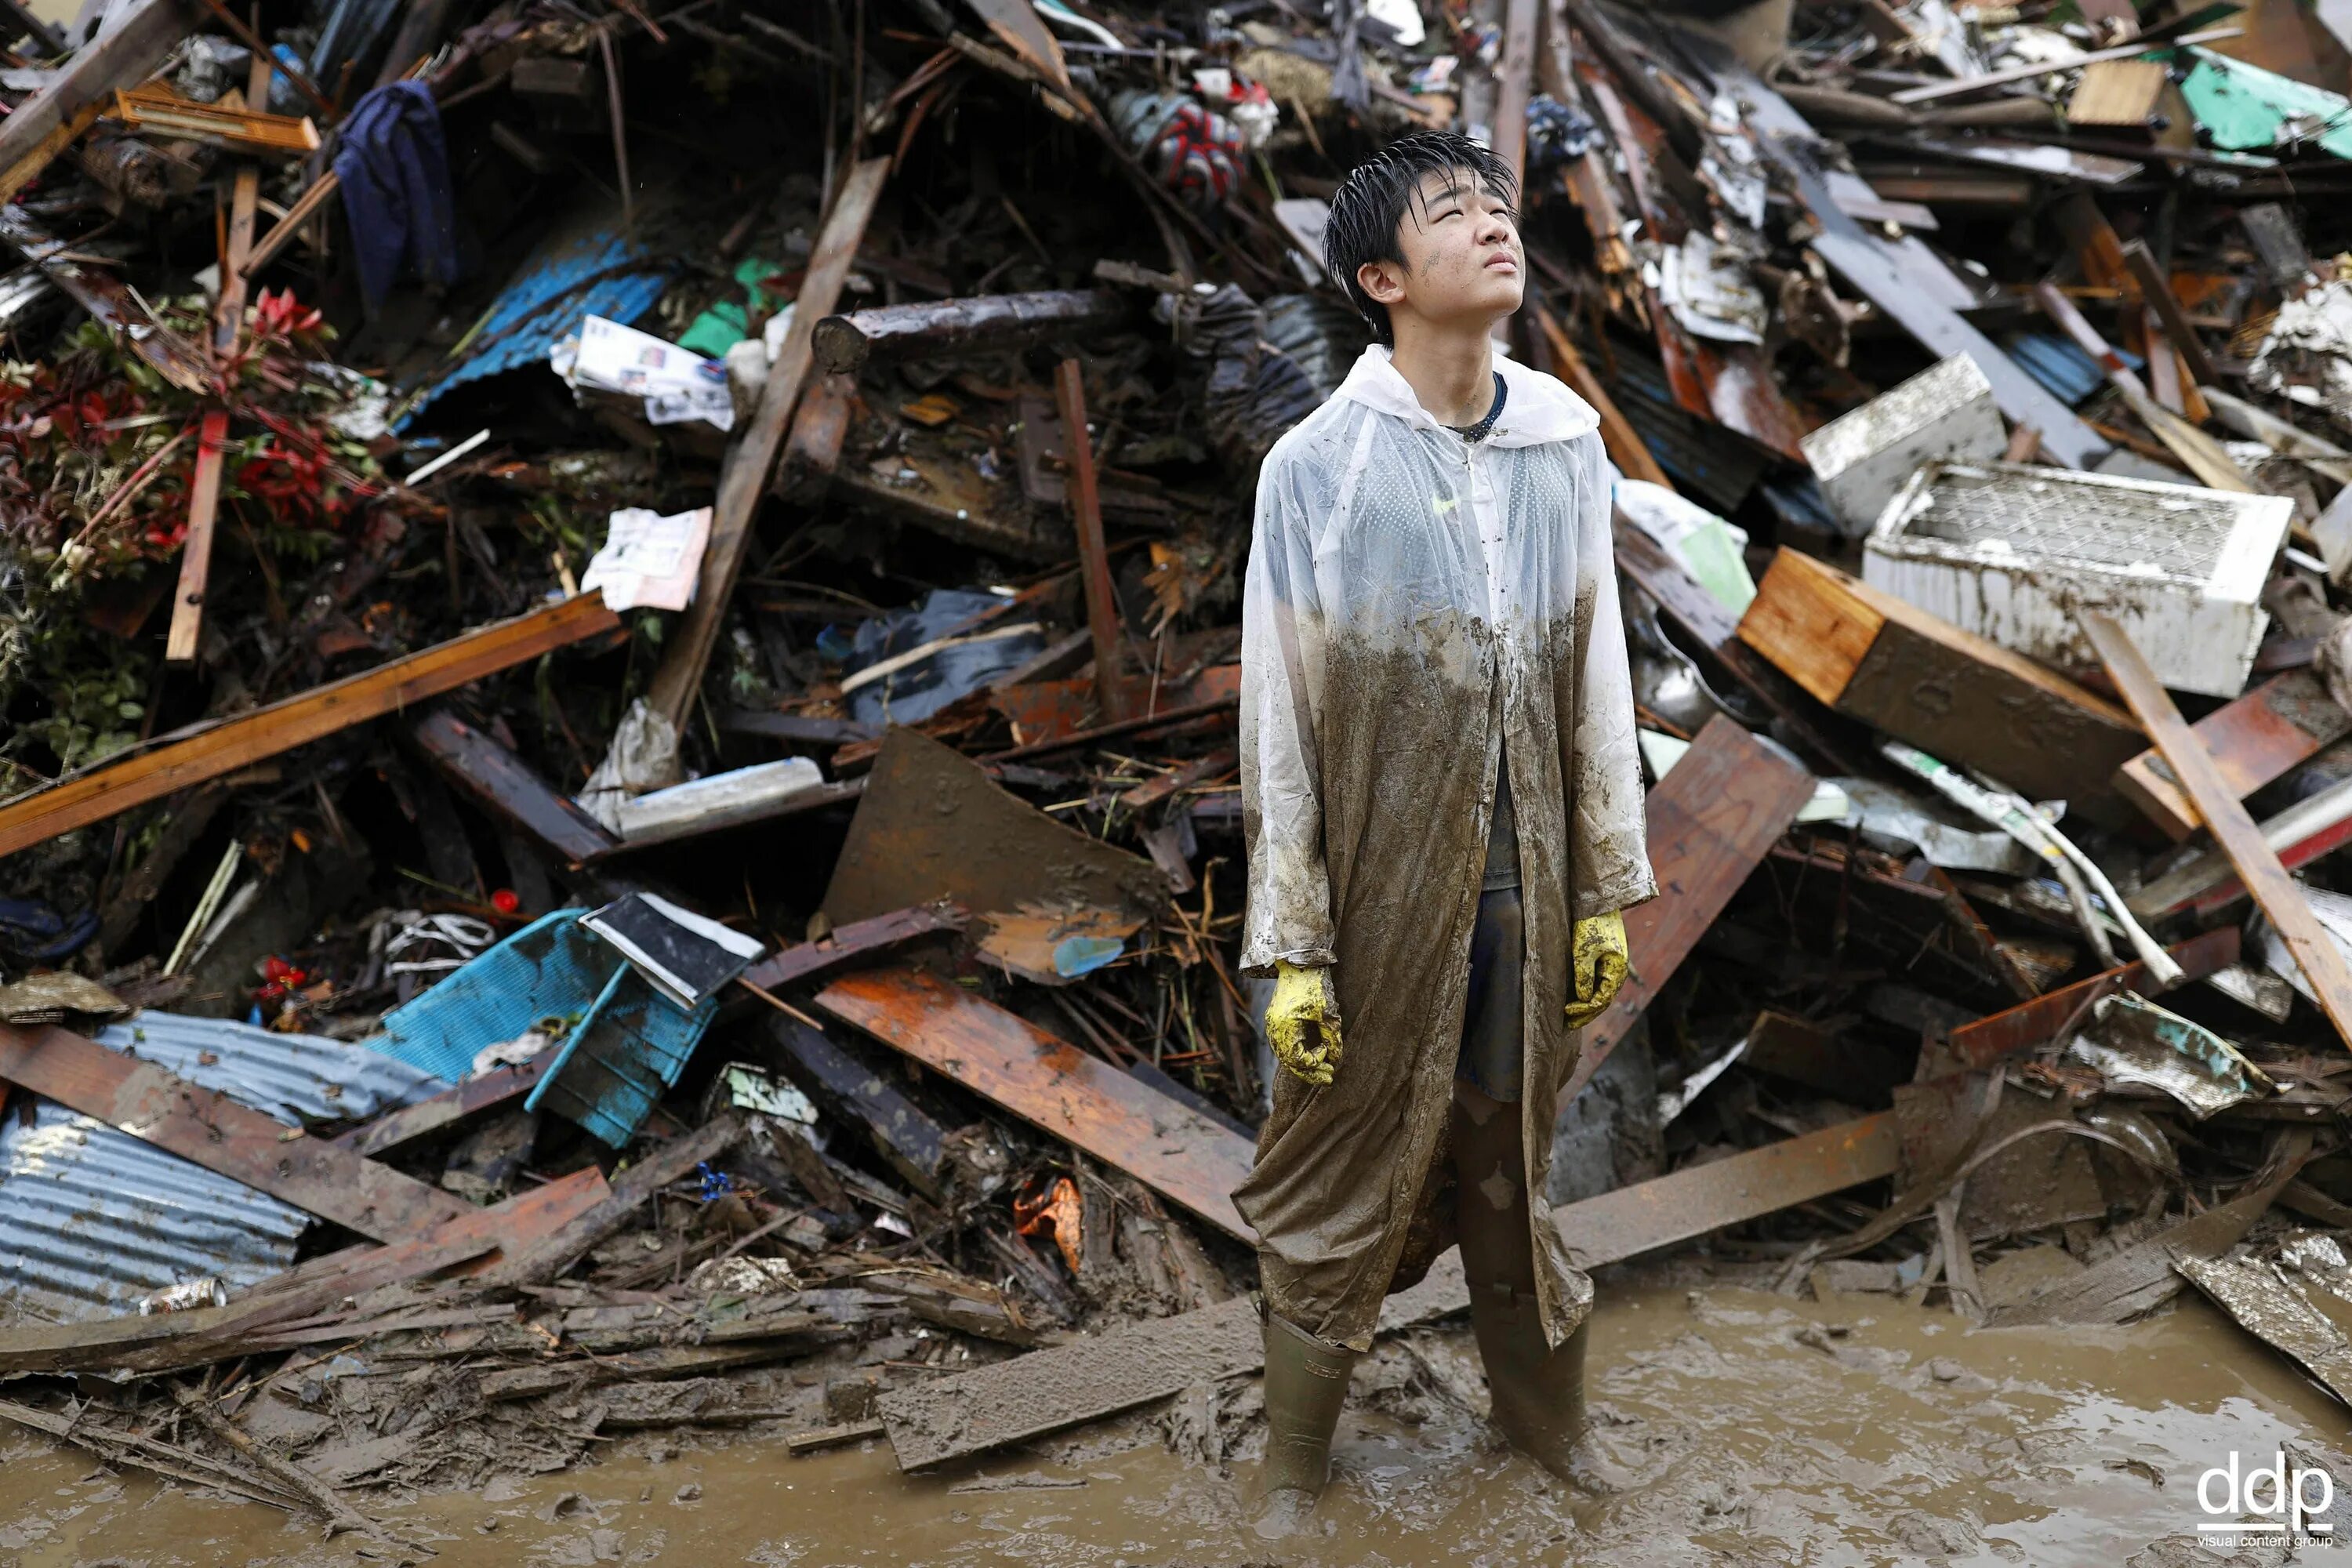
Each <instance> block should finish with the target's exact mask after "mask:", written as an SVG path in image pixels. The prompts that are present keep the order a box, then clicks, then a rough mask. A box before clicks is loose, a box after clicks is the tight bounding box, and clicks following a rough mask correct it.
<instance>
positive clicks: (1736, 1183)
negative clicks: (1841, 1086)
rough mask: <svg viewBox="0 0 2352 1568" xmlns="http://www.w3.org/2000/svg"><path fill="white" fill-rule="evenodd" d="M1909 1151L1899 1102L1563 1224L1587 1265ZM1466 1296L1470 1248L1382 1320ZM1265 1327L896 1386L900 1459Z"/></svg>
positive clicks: (1028, 1432) (1150, 1377) (1222, 1372)
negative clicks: (1900, 1127)
mask: <svg viewBox="0 0 2352 1568" xmlns="http://www.w3.org/2000/svg"><path fill="white" fill-rule="evenodd" d="M1901 1162H1902V1141H1901V1139H1900V1137H1899V1136H1898V1135H1897V1130H1896V1127H1895V1116H1894V1113H1893V1112H1891V1111H1883V1112H1881V1113H1879V1114H1878V1115H1875V1116H1865V1117H1863V1118H1861V1119H1860V1120H1859V1121H1846V1122H1841V1123H1840V1124H1838V1125H1837V1126H1834V1127H1830V1128H1826V1129H1824V1130H1822V1131H1819V1132H1814V1133H1809V1134H1807V1135H1806V1136H1804V1137H1801V1138H1791V1139H1789V1140H1787V1141H1786V1142H1780V1143H1772V1144H1767V1145H1766V1146H1765V1147H1763V1148H1761V1149H1751V1150H1749V1151H1748V1152H1746V1153H1744V1154H1734V1155H1732V1156H1731V1157H1730V1158H1728V1159H1726V1160H1718V1161H1716V1162H1715V1163H1711V1164H1702V1165H1694V1166H1689V1167H1686V1168H1685V1169H1683V1170H1680V1171H1676V1172H1675V1173H1672V1174H1670V1175H1664V1176H1660V1177H1658V1178H1657V1179H1655V1180H1654V1181H1648V1182H1643V1183H1639V1184H1636V1185H1634V1186H1631V1187H1626V1188H1623V1189H1621V1190H1620V1191H1617V1192H1613V1193H1605V1194H1601V1196H1600V1197H1597V1198H1588V1199H1586V1200H1584V1201H1583V1202H1581V1203H1573V1204H1564V1205H1561V1206H1559V1208H1556V1209H1554V1210H1552V1222H1553V1223H1554V1224H1555V1225H1557V1226H1559V1231H1560V1235H1561V1236H1562V1237H1564V1238H1566V1240H1567V1242H1568V1246H1569V1250H1570V1254H1571V1255H1572V1256H1573V1257H1574V1258H1576V1260H1577V1262H1578V1263H1579V1265H1580V1266H1581V1267H1584V1268H1599V1267H1600V1266H1601V1265H1602V1264H1604V1263H1615V1262H1619V1261H1622V1259H1624V1258H1633V1257H1636V1256H1639V1255H1640V1254H1642V1253H1645V1252H1654V1251H1655V1250H1656V1249H1658V1248H1659V1247H1668V1246H1672V1245H1674V1244H1675V1242H1678V1241H1686V1240H1688V1239H1690V1238H1691V1237H1695V1236H1703V1235H1705V1234H1706V1232H1708V1231H1710V1230H1714V1229H1717V1228H1719V1227H1721V1226H1727V1225H1737V1224H1739V1223H1740V1222H1742V1221H1745V1220H1750V1219H1755V1218H1758V1217H1759V1216H1761V1215H1767V1214H1771V1213H1774V1212H1775V1211H1777V1210H1780V1209H1784V1208H1788V1207H1790V1206H1792V1205H1797V1204H1802V1203H1810V1202H1812V1201H1813V1200H1815V1199H1818V1198H1824V1197H1827V1196H1829V1195H1830V1194H1832V1193H1838V1192H1843V1191H1844V1190H1845V1189H1846V1188H1848V1187H1852V1186H1855V1185H1858V1184H1861V1183H1864V1182H1868V1181H1875V1180H1877V1179H1879V1178H1881V1177H1884V1176H1889V1175H1892V1174H1894V1173H1895V1170H1896V1169H1897V1167H1898V1166H1899V1165H1900V1164H1901ZM1469 1304H1470V1292H1469V1289H1468V1288H1467V1287H1466V1286H1465V1284H1464V1283H1463V1279H1462V1266H1461V1263H1460V1261H1459V1256H1458V1254H1454V1253H1448V1254H1447V1255H1446V1256H1445V1257H1444V1258H1441V1259H1439V1261H1438V1263H1437V1264H1436V1266H1435V1267H1433V1268H1431V1269H1430V1271H1429V1275H1428V1277H1427V1278H1426V1279H1423V1281H1422V1282H1421V1283H1420V1284H1418V1285H1416V1286H1414V1287H1413V1288H1412V1289H1410V1290H1406V1291H1403V1292H1401V1293H1400V1294H1398V1295H1395V1296H1391V1297H1390V1298H1389V1300H1388V1303H1387V1305H1386V1307H1385V1308H1384V1309H1383V1310H1381V1331H1383V1332H1394V1331H1397V1330H1400V1329H1404V1328H1410V1327H1412V1325H1413V1324H1416V1323H1423V1322H1428V1321H1432V1320H1433V1319H1437V1318H1441V1317H1444V1316H1445V1315H1447V1314H1448V1313H1451V1312H1459V1311H1461V1310H1464V1309H1465V1308H1466V1307H1467V1306H1468V1305H1469ZM1262 1334H1263V1330H1262V1329H1261V1328H1260V1326H1259V1323H1258V1317H1257V1309H1256V1306H1255V1303H1254V1302H1253V1301H1252V1300H1250V1299H1249V1298H1247V1297H1237V1298H1235V1299H1234V1300H1230V1301H1223V1302H1220V1303H1218V1304H1217V1305H1216V1306H1213V1307H1205V1308H1202V1309H1201V1310H1197V1311H1192V1312H1183V1313H1180V1314H1178V1315H1177V1316H1175V1317H1172V1318H1155V1319H1152V1320H1150V1321H1145V1322H1139V1323H1130V1324H1128V1325H1126V1326H1124V1327H1122V1328H1116V1329H1112V1330H1110V1331H1108V1332H1105V1333H1100V1334H1094V1335H1089V1336H1087V1337H1086V1338H1084V1339H1080V1340H1076V1341H1074V1342H1070V1343H1068V1344H1064V1345H1056V1346H1054V1347H1052V1348H1051V1349H1047V1350H1041V1351H1034V1352H1031V1353H1030V1354H1028V1355H1024V1356H1021V1357H1019V1358H1017V1359H1015V1360H1013V1361H1007V1362H1000V1363H996V1364H995V1365H993V1366H987V1367H982V1368H980V1369H978V1370H976V1371H972V1372H967V1373H957V1374H955V1375H953V1376H950V1377H942V1378H937V1379H934V1380H931V1381H929V1382H927V1383H922V1384H915V1385H913V1386H910V1387H907V1388H902V1389H898V1390H894V1391H893V1392H891V1393H889V1394H885V1395H884V1396H883V1399H882V1405H881V1411H882V1419H883V1421H884V1423H885V1424H886V1425H887V1427H888V1430H889V1434H890V1444H891V1447H892V1448H893V1449H894V1450H895V1451H896V1452H897V1455H898V1466H899V1468H901V1469H908V1470H913V1469H920V1468H925V1467H927V1466H930V1465H937V1464H943V1463H945V1462H947V1461H948V1460H950V1459H959V1458H969V1457H970V1456H971V1455H974V1454H982V1453H986V1452H987V1451H988V1450H990V1449H992V1448H997V1447H1003V1446H1004V1445H1005V1444H1008V1443H1018V1442H1022V1441H1024V1440H1025V1439H1027V1438H1031V1437H1035V1436H1042V1435H1043V1434H1045V1433H1047V1432H1054V1431H1058V1430H1060V1429H1061V1428H1063V1427H1065V1426H1075V1425H1076V1424H1077V1423H1079V1422H1082V1421H1094V1420H1099V1419H1100V1418H1101V1417H1103V1416H1106V1415H1116V1414H1118V1412H1119V1411H1122V1410H1131V1409H1133V1408H1135V1407H1136V1406H1137V1405H1146V1404H1149V1403H1150V1402H1151V1401H1153V1400H1155V1399H1165V1398H1167V1397H1168V1396H1169V1395H1171V1394H1179V1393H1181V1392H1182V1391H1183V1390H1184V1389H1185V1388H1186V1387H1187V1386H1189V1385H1190V1384H1193V1383H1196V1382H1209V1383H1215V1382H1218V1381H1220V1380H1222V1379H1224V1378H1228V1377H1239V1376H1244V1375H1246V1374H1247V1373H1253V1372H1255V1371H1257V1370H1258V1368H1259V1367H1261V1366H1263V1365H1264V1364H1265V1341H1264V1339H1263V1338H1262Z"/></svg>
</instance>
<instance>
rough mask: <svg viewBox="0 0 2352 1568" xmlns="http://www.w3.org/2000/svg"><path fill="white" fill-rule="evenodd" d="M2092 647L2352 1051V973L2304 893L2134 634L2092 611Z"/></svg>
mask: <svg viewBox="0 0 2352 1568" xmlns="http://www.w3.org/2000/svg"><path fill="white" fill-rule="evenodd" d="M2078 618H2079V619H2080V620H2081V622H2082V626H2083V630H2084V633H2085V634H2086V635H2087V636H2088V637H2090V639H2091V646H2092V647H2095V648H2096V649H2098V652H2099V658H2100V661H2101V662H2102V663H2104V664H2105V666H2106V667H2107V674H2108V676H2109V677H2110V678H2112V679H2114V681H2115V683H2116V690H2118V691H2120V692H2122V693H2123V697H2124V700H2125V701H2126V702H2127V703H2129V704H2130V705H2131V710H2132V711H2133V712H2134V713H2136V714H2137V715H2138V716H2139V721H2140V723H2141V724H2142V725H2144V726H2146V728H2147V732H2148V734H2149V735H2150V736H2152V737H2153V738H2154V739H2155V741H2156V747H2157V750H2158V751H2159V752H2163V753H2164V760H2165V761H2166V762H2167V763H2169V764H2171V767H2172V772H2173V776H2174V777H2176V778H2178V779H2179V781H2180V785H2181V787H2182V788H2183V789H2184V790H2186V791H2187V792H2188V795H2189V800H2190V801H2191V802H2193V803H2194V804H2195V805H2196V807H2197V814H2198V815H2199V816H2201V817H2203V818H2204V819H2205V826H2207V827H2209V828H2210V829H2212V832H2213V839H2214V842H2215V843H2217V844H2219V845H2220V846H2221V851H2222V853H2223V854H2225V855H2227V856H2229V858H2230V863H2231V865H2232V866H2235V867H2236V868H2238V876H2239V879H2241V880H2242V881H2243V882H2244V883H2245V884H2246V888H2247V890H2248V891H2250V892H2251V893H2252V894H2253V898H2254V902H2255V903H2256V904H2258V905H2260V906H2261V908H2262V911H2263V914H2264V915H2267V916H2268V917H2269V918H2270V922H2271V925H2272V927H2273V929H2274V930H2276V931H2277V932H2278V933H2279V936H2280V937H2281V939H2283V940H2284V942H2285V943H2286V945H2287V951H2288V952H2292V953H2293V954H2294V961H2295V963H2298V964H2300V965H2301V966H2302V968H2303V973H2304V977H2305V979H2307V980H2309V981H2310V982H2311V988H2312V990H2313V992H2314V993H2315V994H2317V996H2318V998H2319V1008H2320V1011H2321V1012H2323V1013H2325V1014H2326V1015H2327V1021H2328V1022H2329V1023H2330V1024H2333V1025H2334V1026H2336V1034H2337V1036H2338V1037H2341V1038H2342V1039H2343V1040H2344V1042H2345V1044H2346V1046H2347V1047H2352V967H2347V965H2346V963H2345V962H2344V954H2343V952H2341V951H2339V950H2338V949H2337V947H2336V942H2335V939H2334V938H2332V937H2330V936H2329V935H2328V934H2327V931H2326V928H2325V927H2323V926H2322V925H2321V924H2320V923H2319V920H2318V917H2317V916H2315V915H2314V914H2313V913H2312V912H2311V905H2310V904H2309V903H2308V902H2306V901H2305V899H2304V896H2303V889H2301V888H2300V887H2298V886H2296V884H2295V881H2294V878H2292V877H2290V876H2289V875H2287V870H2286V868H2285V867H2284V866H2282V865H2280V864H2279V860H2278V856H2277V855H2276V854H2274V853H2273V852H2272V849H2271V847H2270V846H2269V845H2268V844H2267V843H2265V842H2264V841H2263V831H2262V829H2261V828H2259V827H2257V826H2254V819H2253V818H2252V817H2251V816H2247V815H2246V808H2245V807H2244V806H2243V805H2240V804H2239V801H2238V797H2237V796H2236V795H2232V794H2231V791H2230V785H2229V781H2228V780H2226V779H2224V778H2223V777H2222V776H2221V769H2220V768H2218V767H2216V766H2215V765H2214V763H2213V755H2212V753H2211V752H2208V751H2207V750H2206V749H2205V747H2204V744H2203V742H2200V741H2199V740H2198V738H2197V733H2196V731H2193V730H2191V729H2190V728H2189V722H2188V721H2187V720H2185V719H2183V718H2181V716H2180V710H2179V709H2178V708H2175V707H2174V706H2173V705H2172V697H2171V694H2170V693H2169V692H2168V691H2166V690H2165V689H2164V683H2163V682H2162V681H2160V680H2158V679H2157V678H2156V672H2155V671H2154V670H2152V669H2150V668H2148V664H2147V658H2146V657H2145V656H2144V655H2142V654H2141V652H2140V651H2139V648H2138V647H2137V645H2136V644H2134V643H2133V641H2132V639H2131V634H2130V633H2128V632H2126V631H2125V630H2124V628H2123V627H2122V626H2120V625H2119V624H2117V623H2116V621H2114V620H2113V619H2111V618H2110V617H2108V616H2102V615H2097V614H2094V613H2091V612H2088V611H2085V612H2084V613H2083V615H2082V616H2079V617H2078Z"/></svg>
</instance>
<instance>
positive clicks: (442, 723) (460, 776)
mask: <svg viewBox="0 0 2352 1568" xmlns="http://www.w3.org/2000/svg"><path fill="white" fill-rule="evenodd" d="M409 733H410V735H411V736H412V737H413V738H414V739H415V742H416V744H417V746H418V747H419V748H420V749H421V750H422V751H423V752H425V755H426V756H427V757H429V758H430V759H432V762H433V765H434V766H435V767H436V769H438V770H439V771H440V773H441V775H442V776H443V777H444V778H446V779H447V780H448V781H449V782H450V783H451V784H456V785H457V787H458V788H459V789H461V790H463V791H464V792H465V793H466V794H467V795H468V796H469V797H471V798H472V799H473V800H475V801H476V802H478V804H479V805H482V806H483V807H484V808H485V809H487V810H488V812H489V813H490V815H491V816H494V817H496V818H498V819H499V821H501V822H503V823H505V824H506V825H507V826H509V827H511V828H513V829H514V830H515V831H516V832H518V833H520V834H521V835H522V836H523V837H525V838H528V839H530V841H531V842H532V843H533V844H536V845H537V846H539V847H541V849H543V850H545V851H546V852H547V853H548V855H549V856H550V857H551V858H553V859H554V860H555V861H556V862H557V863H558V864H559V865H562V866H564V867H566V868H571V869H574V870H576V869H578V868H580V867H582V866H583V865H585V864H587V863H588V862H589V861H591V860H593V859H595V858H597V857H598V856H600V855H604V854H607V853H609V852H611V851H612V850H614V849H615V848H618V847H620V842H621V841H620V840H619V839H618V838H615V837H614V836H613V835H612V834H611V833H610V832H609V831H607V830H606V828H605V826H604V824H603V823H601V822H599V821H597V820H596V819H595V818H594V817H593V816H589V815H588V813H587V812H586V811H585V810H583V808H582V807H581V805H579V803H578V802H576V801H574V800H572V798H571V797H570V796H569V795H563V794H562V793H560V792H559V791H557V790H556V789H555V788H554V787H553V786H552V785H551V784H548V783H547V781H546V780H544V779H542V778H541V777H540V776H539V774H537V773H534V772H532V771H531V769H530V764H528V763H525V762H524V761H523V760H522V759H521V758H520V757H518V756H516V755H515V754H514V753H513V752H510V751H509V750H507V749H506V748H505V747H504V746H502V745H500V744H499V742H497V741H496V740H494V739H492V738H491V737H490V736H488V735H487V734H485V733H484V732H483V731H481V729H480V728H479V727H478V726H477V725H475V724H473V723H471V722H469V721H467V720H466V719H464V718H462V717H460V716H459V715H458V714H457V713H456V712H454V711H452V710H449V709H447V708H436V709H435V710H433V711H432V712H430V713H428V714H426V715H425V717H424V718H423V719H421V720H419V721H417V723H416V726H415V729H413V730H411V731H409Z"/></svg>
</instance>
